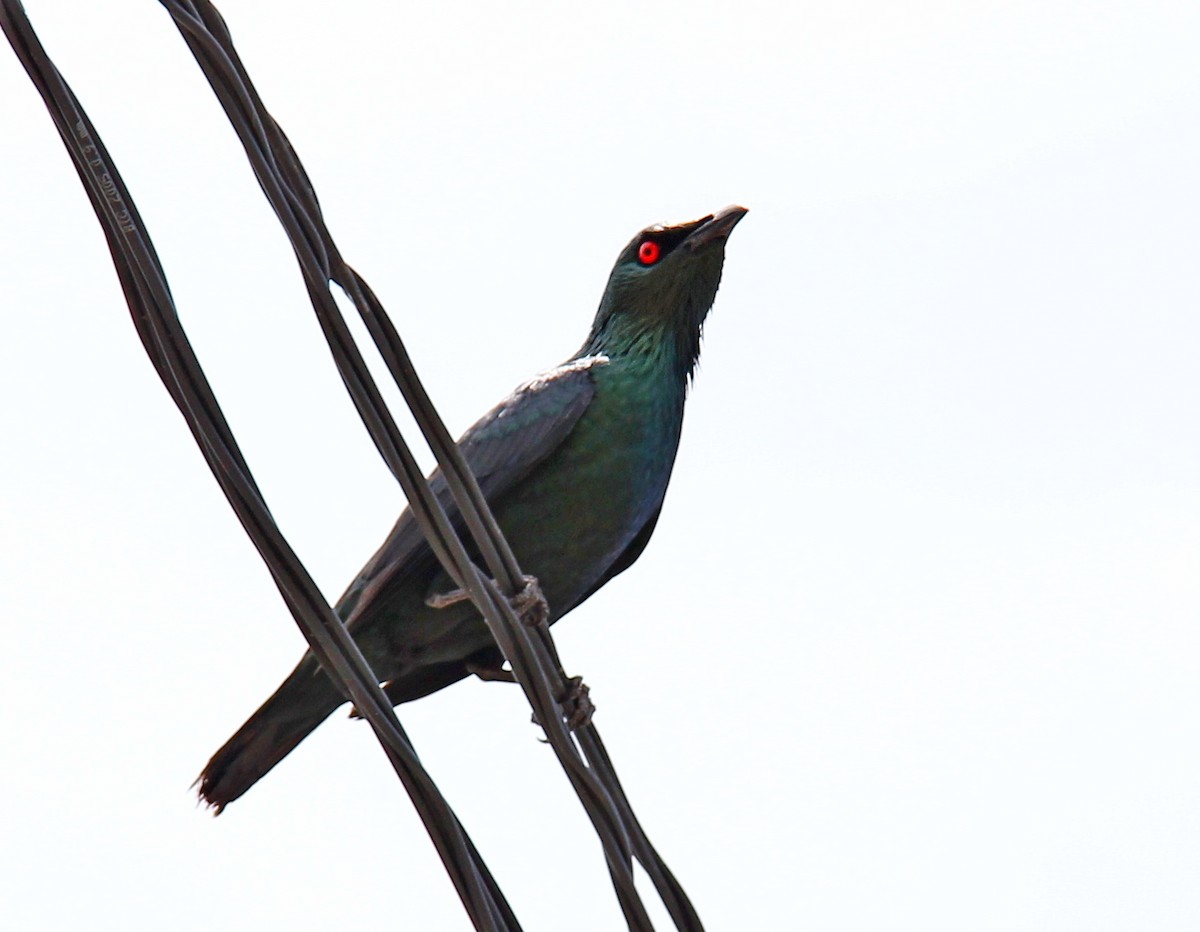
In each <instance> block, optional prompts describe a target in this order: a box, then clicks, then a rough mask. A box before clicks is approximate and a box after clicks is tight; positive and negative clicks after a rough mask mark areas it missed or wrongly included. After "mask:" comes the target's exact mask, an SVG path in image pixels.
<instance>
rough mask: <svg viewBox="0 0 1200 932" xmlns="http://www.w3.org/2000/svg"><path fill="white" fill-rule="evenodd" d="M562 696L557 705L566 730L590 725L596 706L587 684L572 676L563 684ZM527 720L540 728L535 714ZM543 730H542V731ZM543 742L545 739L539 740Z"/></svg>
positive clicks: (579, 677)
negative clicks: (565, 724)
mask: <svg viewBox="0 0 1200 932" xmlns="http://www.w3.org/2000/svg"><path fill="white" fill-rule="evenodd" d="M563 685H564V690H563V693H562V695H560V696H559V697H558V705H559V708H560V709H561V710H562V717H563V719H564V720H565V721H566V723H567V728H568V729H570V730H571V731H575V730H576V729H579V728H583V727H585V726H587V725H590V724H591V722H592V716H593V715H594V714H595V712H596V704H595V703H594V702H592V699H591V697H590V696H589V695H588V693H590V692H591V690H590V689H588V686H587V684H586V683H585V682H584V681H583V677H582V676H572V677H570V678H569V679H568V680H567V681H566V682H565V683H564V684H563ZM529 720H530V721H531V722H533V724H535V725H538V726H540V725H541V724H542V723H541V722H539V721H538V717H537V713H536V712H535V713H533V714H532V715H531V716H530V717H529ZM543 730H544V729H543ZM539 740H541V741H545V740H546V739H545V738H541V739H539Z"/></svg>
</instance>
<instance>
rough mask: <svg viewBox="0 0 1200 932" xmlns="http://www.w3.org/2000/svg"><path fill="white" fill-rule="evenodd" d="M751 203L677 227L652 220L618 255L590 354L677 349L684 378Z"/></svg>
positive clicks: (696, 353) (693, 360)
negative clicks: (729, 246)
mask: <svg viewBox="0 0 1200 932" xmlns="http://www.w3.org/2000/svg"><path fill="white" fill-rule="evenodd" d="M745 215H746V208H745V207H737V206H734V207H726V208H725V209H724V210H722V211H721V212H720V213H718V214H716V215H713V214H709V215H708V216H707V217H701V218H700V219H699V220H693V221H690V222H689V223H680V224H676V225H674V226H661V225H660V226H652V227H647V228H646V229H644V230H642V232H641V233H639V234H638V235H637V236H635V237H634V238H633V239H632V240H630V241H629V245H627V246H626V247H625V248H624V249H623V250H622V251H621V254H620V256H618V257H617V263H616V265H614V266H613V270H612V274H611V275H610V276H609V279H608V287H607V288H605V290H604V297H603V298H601V300H600V309H599V311H597V313H596V320H595V322H594V323H593V324H592V332H591V334H590V336H589V337H588V342H587V344H586V345H585V348H584V349H585V351H586V352H589V353H606V354H608V355H610V356H614V355H622V354H625V353H646V354H656V355H658V354H662V353H664V352H669V353H670V354H672V362H673V363H674V364H675V365H676V366H677V367H678V369H679V371H680V373H681V375H682V377H683V378H687V377H690V376H691V374H692V370H693V369H694V367H695V365H696V359H697V358H698V357H699V355H700V333H701V330H702V328H703V326H704V318H705V317H707V316H708V312H709V309H710V308H712V304H713V299H714V298H715V297H716V294H717V286H718V285H719V284H720V283H721V267H722V266H723V265H724V263H725V241H726V239H728V238H729V233H730V231H731V230H733V228H734V226H736V225H737V222H738V221H739V220H741V219H742V217H744V216H745Z"/></svg>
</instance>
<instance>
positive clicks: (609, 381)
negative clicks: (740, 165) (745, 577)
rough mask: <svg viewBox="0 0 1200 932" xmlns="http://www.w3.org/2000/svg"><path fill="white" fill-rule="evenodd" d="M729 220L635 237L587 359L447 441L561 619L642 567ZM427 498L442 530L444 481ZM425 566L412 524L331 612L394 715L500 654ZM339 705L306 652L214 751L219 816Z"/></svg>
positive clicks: (725, 216)
mask: <svg viewBox="0 0 1200 932" xmlns="http://www.w3.org/2000/svg"><path fill="white" fill-rule="evenodd" d="M745 213H746V210H745V208H743V207H727V208H726V209H725V210H723V211H721V212H720V213H719V214H717V215H716V216H712V215H709V216H707V217H703V218H701V219H699V220H695V221H692V222H690V223H682V224H679V225H678V226H653V227H649V228H648V229H645V230H643V231H642V232H641V233H639V234H638V235H637V236H636V237H634V238H633V240H632V241H631V242H630V243H629V245H627V246H626V247H625V249H624V250H622V252H621V254H620V256H618V257H617V262H616V265H615V266H614V267H613V270H612V274H611V275H610V276H609V279H608V286H607V287H606V288H605V290H604V296H603V297H602V298H601V299H600V308H599V310H598V311H597V313H596V319H595V321H593V323H592V330H591V333H590V334H588V338H587V341H586V342H585V343H584V344H583V347H582V348H581V349H580V350H579V352H578V353H576V354H575V355H574V356H573V357H572V358H571V359H569V360H568V361H567V362H565V363H563V364H562V365H561V366H558V367H557V368H554V369H550V370H549V371H547V372H543V373H542V374H540V375H538V376H536V377H535V378H533V379H532V380H530V381H529V382H526V383H525V384H524V385H522V386H521V387H520V388H518V389H517V390H516V391H515V392H513V393H512V394H511V395H510V396H509V397H508V398H506V399H504V401H502V402H500V404H499V405H497V406H496V407H495V408H493V409H492V410H491V411H489V412H488V413H487V414H485V415H484V416H483V418H481V419H480V420H479V421H478V422H477V423H476V424H475V425H474V426H473V427H471V428H470V429H469V430H468V431H467V432H466V433H465V434H464V435H463V436H462V438H461V439H460V440H459V448H460V449H461V450H462V452H463V455H464V456H465V458H466V461H467V463H468V465H469V466H470V467H471V471H472V472H473V473H474V474H475V476H476V477H477V478H478V480H479V484H480V486H481V488H482V490H483V493H484V495H485V496H486V498H487V501H488V504H489V505H490V506H491V508H492V510H493V513H494V514H495V516H496V520H497V521H498V523H499V525H500V527H501V529H502V530H503V531H504V535H505V537H506V538H507V539H508V541H509V544H510V545H511V547H512V550H513V552H514V554H515V555H516V557H517V560H518V562H519V563H520V565H521V568H522V570H523V571H524V572H526V573H529V574H530V575H533V576H536V577H537V579H538V581H539V582H540V584H541V588H542V591H543V592H544V593H545V596H546V600H547V602H548V603H549V608H550V621H551V622H553V621H555V620H557V619H558V618H561V617H562V616H563V615H565V614H566V613H567V612H569V611H570V610H571V609H573V608H574V607H575V606H577V605H579V603H581V602H582V601H583V600H584V599H586V598H587V597H588V596H590V595H591V594H592V593H593V592H595V591H596V590H597V589H599V588H600V587H601V586H603V585H604V584H605V583H606V582H608V581H609V580H610V579H612V578H613V577H614V576H616V575H617V574H618V573H621V572H623V571H624V570H626V569H628V568H629V567H630V566H631V565H632V564H633V562H634V561H635V560H636V559H637V558H638V556H640V555H641V553H642V550H643V549H644V548H645V546H646V543H647V541H649V539H650V535H651V533H652V532H653V530H654V525H655V523H656V522H657V521H658V515H659V512H660V510H661V509H662V503H663V496H664V495H665V494H666V491H667V483H668V482H669V481H670V478H671V467H672V465H673V464H674V462H675V451H676V449H677V448H678V446H679V433H680V429H681V427H682V423H683V403H684V398H685V396H686V393H687V387H688V383H689V382H690V380H691V377H692V372H693V369H694V367H695V365H696V360H697V357H698V356H699V353H700V332H701V328H702V327H703V324H704V319H705V317H706V316H707V315H708V312H709V309H710V308H711V307H712V303H713V299H714V297H715V296H716V293H717V286H718V285H719V283H720V281H721V269H722V266H723V264H724V261H725V241H726V239H727V238H728V236H729V233H730V231H731V230H732V229H733V227H734V226H735V225H736V224H737V222H738V221H739V220H741V219H742V217H743V216H744V215H745ZM431 481H432V483H433V488H434V491H435V492H436V493H437V494H438V497H439V498H440V499H441V500H442V502H443V504H444V505H445V506H446V508H447V511H448V512H449V514H450V517H451V518H452V519H454V518H455V517H456V515H457V510H456V509H455V508H454V505H453V501H452V499H451V498H450V496H449V494H448V492H447V490H446V483H445V481H444V480H443V479H442V478H441V477H440V476H439V475H438V474H437V473H436V472H435V473H434V475H433V476H432V477H431ZM453 590H454V583H453V582H452V581H451V579H450V577H449V576H447V574H446V573H445V571H444V570H442V568H441V566H440V565H439V564H438V562H437V560H436V559H435V558H434V556H433V554H432V552H431V551H430V548H429V546H428V544H426V543H425V540H424V538H423V537H422V536H421V532H420V531H419V530H418V528H417V524H416V521H415V520H414V519H413V517H412V514H411V513H410V512H409V511H408V510H406V511H404V513H402V514H401V515H400V518H399V520H398V521H397V522H396V525H395V527H393V528H392V531H391V533H390V534H389V535H388V538H387V540H386V541H385V542H384V544H383V546H382V547H381V548H380V549H379V551H378V552H377V553H376V554H375V556H374V557H372V558H371V560H370V562H369V563H367V565H366V566H365V567H364V568H363V570H362V572H360V573H359V574H358V577H357V578H356V579H355V580H354V581H353V582H352V583H351V584H350V587H349V588H348V589H347V590H346V592H345V594H344V595H343V596H342V597H341V599H340V600H339V601H338V604H337V606H336V609H337V612H338V615H339V616H340V617H341V618H342V620H343V621H344V622H345V624H346V626H347V628H348V629H349V631H350V632H351V634H352V635H353V636H354V639H355V641H356V642H357V643H358V645H359V647H360V649H361V650H362V652H363V654H364V655H365V657H366V659H367V661H368V662H369V663H370V665H371V668H372V669H373V670H374V671H375V673H376V674H377V675H378V676H379V677H380V680H381V682H383V683H384V689H385V692H386V693H387V696H388V698H389V699H390V700H391V701H392V703H393V704H394V705H398V704H400V703H401V702H408V701H409V700H411V699H419V698H420V697H422V696H426V695H428V694H429V693H431V692H434V691H436V690H438V689H441V688H442V687H444V686H448V685H450V684H451V683H454V682H457V681H458V680H460V679H463V678H464V677H466V676H468V675H469V674H470V673H472V672H477V671H478V670H489V669H497V670H498V669H500V668H501V665H502V663H503V657H502V656H501V654H500V651H499V648H498V647H497V646H496V643H495V641H493V639H492V636H491V634H490V632H489V631H488V628H487V625H486V624H485V623H484V621H483V618H482V617H481V616H480V615H479V613H478V612H477V611H476V610H475V607H474V605H473V604H472V603H471V602H470V601H468V600H461V599H455V598H453V597H448V596H449V594H450V593H452V592H453ZM343 702H345V699H344V698H343V696H342V695H341V693H340V692H339V691H338V690H337V688H336V687H335V686H334V685H333V682H332V681H331V680H330V679H329V678H328V677H327V676H326V675H325V673H324V672H323V671H322V670H321V667H320V664H319V663H318V662H317V660H316V658H315V657H314V656H313V654H312V652H311V651H309V652H307V653H305V655H304V657H303V658H302V659H301V661H300V663H299V665H298V666H297V667H296V669H295V670H294V671H292V674H291V675H290V676H289V677H288V678H287V679H286V680H284V681H283V684H282V685H281V686H280V687H279V689H278V690H276V692H275V694H274V695H273V696H271V698H270V699H268V700H267V701H266V702H264V703H263V705H262V707H261V708H260V709H259V710H258V711H257V712H255V713H254V714H253V715H252V716H250V719H249V720H248V721H247V722H246V724H244V725H243V726H242V727H241V728H240V729H239V730H238V732H237V734H235V735H234V736H233V737H232V738H230V739H229V741H227V742H226V743H225V746H224V747H222V748H221V749H220V750H219V751H217V753H216V754H214V755H213V758H212V760H210V761H209V762H208V765H207V766H206V767H205V768H204V772H203V773H202V774H201V776H200V781H199V782H200V796H201V797H202V798H203V799H204V800H205V801H206V802H208V803H209V804H210V805H211V806H213V807H215V808H216V810H217V812H220V811H221V810H222V809H223V808H224V807H225V806H226V805H227V804H229V803H230V802H231V801H233V800H235V799H237V798H238V797H239V796H241V795H242V794H243V793H245V792H246V790H248V789H250V787H251V786H253V785H254V783H255V782H257V781H258V780H259V778H261V777H262V776H263V775H264V774H265V773H266V772H267V771H268V770H270V769H271V768H272V767H274V766H275V765H276V764H277V763H279V761H281V760H282V759H283V758H284V757H285V756H286V755H287V754H288V753H289V752H290V751H291V750H292V749H293V748H294V747H295V746H296V745H297V744H299V743H300V742H301V741H302V740H303V739H304V738H305V737H306V736H307V735H308V734H309V733H310V732H311V731H312V730H313V729H314V728H316V727H317V726H318V725H319V724H321V722H322V721H324V720H325V719H326V718H327V717H328V716H329V715H330V714H331V713H332V712H333V711H334V710H335V709H336V708H337V707H338V706H340V705H341V704H342V703H343Z"/></svg>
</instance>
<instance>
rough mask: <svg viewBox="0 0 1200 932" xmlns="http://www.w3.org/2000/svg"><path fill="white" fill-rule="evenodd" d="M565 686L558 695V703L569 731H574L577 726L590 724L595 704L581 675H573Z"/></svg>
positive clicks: (581, 726)
mask: <svg viewBox="0 0 1200 932" xmlns="http://www.w3.org/2000/svg"><path fill="white" fill-rule="evenodd" d="M566 687H567V688H566V690H565V691H564V692H563V694H562V696H560V697H559V700H558V704H559V705H560V706H562V710H563V715H564V716H565V717H566V720H567V727H568V728H570V729H571V731H575V729H577V728H583V727H584V726H585V725H590V724H591V722H592V715H594V714H595V712H596V705H595V703H594V702H592V698H591V696H590V695H588V694H589V693H590V692H591V690H590V689H588V686H587V683H585V682H584V681H583V677H582V676H573V677H571V678H570V679H569V680H567V682H566Z"/></svg>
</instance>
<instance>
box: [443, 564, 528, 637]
mask: <svg viewBox="0 0 1200 932" xmlns="http://www.w3.org/2000/svg"><path fill="white" fill-rule="evenodd" d="M524 579H525V586H524V588H522V589H521V591H520V592H515V593H513V595H512V596H510V597H509V600H508V604H509V605H510V606H512V610H513V612H514V613H516V616H517V617H518V618H520V619H521V622H522V623H523V624H526V625H528V626H529V627H531V628H536V627H538V626H539V625H543V624H545V623H546V622H547V621H548V620H549V618H550V606H549V605H547V603H546V597H545V596H544V595H543V594H542V587H541V586H540V585H538V581H537V577H536V576H526V577H524ZM493 582H495V580H493ZM470 598H471V596H470V595H469V594H468V593H467V591H466V590H465V589H451V590H450V591H449V592H435V593H433V594H431V595H429V596H427V597H426V599H425V604H426V605H428V606H429V607H430V608H449V607H450V606H451V605H457V604H458V603H459V602H466V601H468V600H469V599H470Z"/></svg>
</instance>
